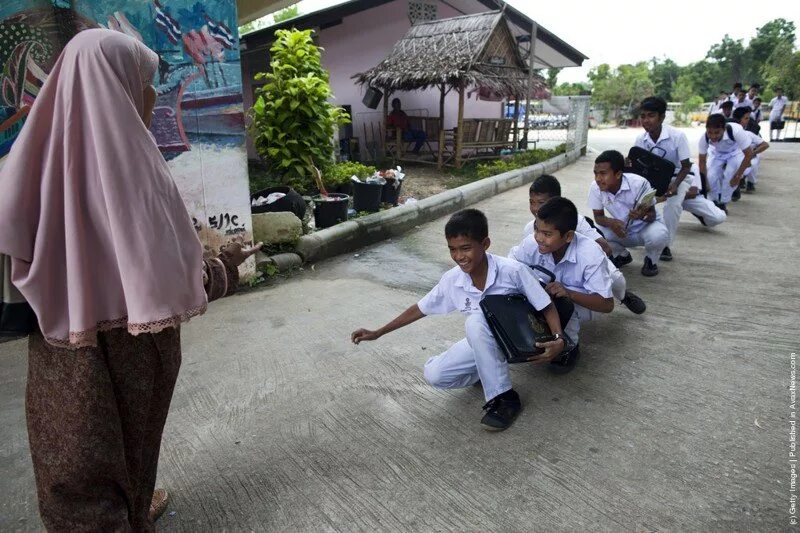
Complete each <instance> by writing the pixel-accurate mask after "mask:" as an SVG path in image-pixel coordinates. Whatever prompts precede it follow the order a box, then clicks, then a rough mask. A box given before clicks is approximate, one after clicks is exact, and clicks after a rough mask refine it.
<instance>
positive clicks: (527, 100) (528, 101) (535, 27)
mask: <svg viewBox="0 0 800 533" xmlns="http://www.w3.org/2000/svg"><path fill="white" fill-rule="evenodd" d="M538 30H539V26H538V25H537V24H536V22H533V21H532V22H531V46H530V54H529V57H528V86H527V88H526V94H525V125H524V128H525V136H524V137H523V141H522V144H523V145H524V146H525V149H526V150H527V149H528V116H529V114H530V112H531V88H532V87H533V61H534V59H535V57H536V34H537V33H538Z"/></svg>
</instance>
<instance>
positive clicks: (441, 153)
mask: <svg viewBox="0 0 800 533" xmlns="http://www.w3.org/2000/svg"><path fill="white" fill-rule="evenodd" d="M444 96H445V85H444V83H443V84H441V85H440V86H439V143H438V149H439V150H438V151H439V154H438V158H437V159H436V168H438V169H439V170H441V169H442V164H443V160H444Z"/></svg>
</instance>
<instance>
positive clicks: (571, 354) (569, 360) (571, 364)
mask: <svg viewBox="0 0 800 533" xmlns="http://www.w3.org/2000/svg"><path fill="white" fill-rule="evenodd" d="M580 358H581V350H580V348H578V345H577V344H576V345H574V346H572V347H571V348H568V349H567V350H565V351H564V353H562V354H561V357H559V358H558V359H555V360H554V361H551V362H550V364H549V365H547V368H549V369H550V372H552V373H553V374H568V373H570V372H572V369H574V368H575V365H576V364H577V363H578V359H580Z"/></svg>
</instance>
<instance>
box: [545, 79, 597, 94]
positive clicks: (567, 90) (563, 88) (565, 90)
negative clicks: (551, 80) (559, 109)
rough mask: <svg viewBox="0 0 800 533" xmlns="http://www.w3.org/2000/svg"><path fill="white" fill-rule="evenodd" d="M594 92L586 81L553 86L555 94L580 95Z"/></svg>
mask: <svg viewBox="0 0 800 533" xmlns="http://www.w3.org/2000/svg"><path fill="white" fill-rule="evenodd" d="M587 94H592V89H591V87H589V85H588V84H586V83H575V82H573V83H566V82H565V83H561V84H559V85H557V86H555V87H553V96H578V95H587Z"/></svg>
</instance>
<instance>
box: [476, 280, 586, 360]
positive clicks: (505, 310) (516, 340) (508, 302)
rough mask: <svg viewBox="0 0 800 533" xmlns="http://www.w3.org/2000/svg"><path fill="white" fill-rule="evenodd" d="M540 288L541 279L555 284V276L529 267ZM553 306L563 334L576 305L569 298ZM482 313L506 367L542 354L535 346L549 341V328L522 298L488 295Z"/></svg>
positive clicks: (555, 300) (526, 300)
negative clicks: (507, 364) (504, 357)
mask: <svg viewBox="0 0 800 533" xmlns="http://www.w3.org/2000/svg"><path fill="white" fill-rule="evenodd" d="M532 268H533V270H534V273H536V274H537V277H538V278H539V281H540V283H541V284H542V286H544V285H546V282H545V281H544V280H543V279H542V278H543V277H544V278H549V280H548V282H549V281H553V280H555V278H556V277H555V275H554V274H553V273H552V272H550V271H549V270H547V269H546V268H544V267H540V266H538V265H537V266H534V267H532ZM553 304H554V305H555V306H556V311H558V318H559V320H560V321H561V328H562V330H563V329H564V328H566V327H567V322H569V319H570V318H571V317H572V313H573V312H574V311H575V305H574V304H573V303H572V300H570V299H569V298H564V297H561V298H555V299H554V300H553ZM480 305H481V311H483V316H484V317H486V322H487V323H488V324H489V329H490V330H491V331H492V335H494V338H495V341H497V344H498V346H500V349H501V350H502V351H503V354H504V355H505V356H506V360H507V361H508V362H509V363H525V362H527V361H528V358H530V357H533V356H535V355H539V354H541V353H543V352H544V349H543V348H537V347H536V343H537V342H541V341H546V340H549V337H550V327H549V326H548V325H547V321H546V320H545V319H544V314H542V312H541V311H537V310H536V308H535V307H533V305H531V303H530V302H528V299H527V298H526V297H525V296H524V295H522V294H490V295H488V296H484V298H483V300H481V304H480Z"/></svg>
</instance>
